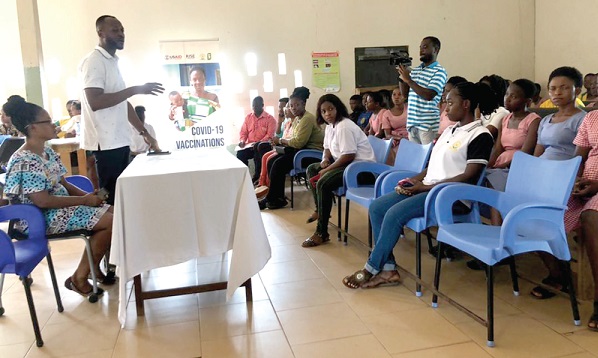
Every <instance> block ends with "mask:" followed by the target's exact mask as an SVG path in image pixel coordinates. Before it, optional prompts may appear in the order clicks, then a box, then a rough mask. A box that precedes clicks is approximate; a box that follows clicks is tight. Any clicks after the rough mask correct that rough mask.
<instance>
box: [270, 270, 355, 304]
mask: <svg viewBox="0 0 598 358" xmlns="http://www.w3.org/2000/svg"><path fill="white" fill-rule="evenodd" d="M268 294H269V296H270V300H271V301H272V305H273V306H274V309H275V310H276V311H282V310H288V309H294V308H301V307H310V306H315V305H324V304H329V303H335V302H342V301H343V300H342V298H341V296H340V295H339V293H338V291H337V290H336V289H335V288H334V287H333V286H332V285H331V284H330V282H328V280H326V279H325V278H321V279H314V280H304V281H296V282H287V283H281V284H277V285H271V286H269V287H268Z"/></svg>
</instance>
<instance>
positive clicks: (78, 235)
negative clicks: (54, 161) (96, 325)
mask: <svg viewBox="0 0 598 358" xmlns="http://www.w3.org/2000/svg"><path fill="white" fill-rule="evenodd" d="M64 179H65V180H66V181H67V182H69V183H70V184H73V185H74V186H76V187H77V188H79V189H81V190H82V191H84V192H87V193H91V192H93V191H94V188H93V184H92V182H91V180H89V178H87V177H86V176H83V175H71V176H68V177H65V178H64ZM92 234H93V231H91V230H84V229H82V230H75V231H67V232H62V233H59V234H51V235H47V238H48V240H51V241H52V240H70V239H81V240H83V242H84V243H85V252H86V254H87V260H88V261H89V268H90V275H91V281H92V287H93V293H92V294H91V295H89V297H88V300H89V302H91V303H95V302H97V301H98V298H99V296H98V284H97V280H96V273H95V267H93V253H92V251H91V243H90V242H89V240H90V238H91V235H92ZM109 259H110V254H109V252H107V253H106V255H105V258H104V262H105V268H106V272H108V273H110V268H109V263H108V262H109Z"/></svg>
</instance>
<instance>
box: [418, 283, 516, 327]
mask: <svg viewBox="0 0 598 358" xmlns="http://www.w3.org/2000/svg"><path fill="white" fill-rule="evenodd" d="M440 292H442V293H444V294H445V295H447V296H448V297H449V298H450V299H452V300H454V301H456V302H458V303H459V304H461V305H463V306H464V307H465V308H467V309H468V310H470V311H472V312H473V313H475V314H477V315H478V316H480V317H486V296H487V294H486V286H485V285H484V286H483V287H482V286H480V285H475V284H463V285H461V286H456V287H451V288H448V289H443V286H442V284H441V286H440ZM425 297H426V298H427V299H426V300H425V301H426V303H428V304H431V302H432V294H431V293H429V292H428V293H426V294H425ZM443 305H449V303H448V302H446V301H444V300H442V299H439V301H438V306H439V307H440V306H443ZM449 312H454V311H449ZM521 313H522V312H521V310H519V309H518V308H516V307H514V306H513V305H511V304H508V303H507V302H505V301H504V300H502V299H500V298H499V297H497V296H496V295H495V296H494V316H495V317H502V316H508V315H516V314H521ZM451 318H452V317H451V316H447V319H449V320H451ZM459 318H462V316H460V315H459ZM451 322H453V323H456V321H453V320H451Z"/></svg>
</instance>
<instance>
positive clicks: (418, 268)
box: [415, 232, 422, 297]
mask: <svg viewBox="0 0 598 358" xmlns="http://www.w3.org/2000/svg"><path fill="white" fill-rule="evenodd" d="M415 274H416V275H417V278H419V279H420V280H421V278H422V234H421V232H416V233H415ZM415 295H416V296H417V297H421V295H422V286H421V285H420V284H419V283H416V284H415Z"/></svg>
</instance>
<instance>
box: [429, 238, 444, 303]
mask: <svg viewBox="0 0 598 358" xmlns="http://www.w3.org/2000/svg"><path fill="white" fill-rule="evenodd" d="M442 246H443V244H442V242H440V241H439V242H438V253H437V254H436V268H435V269H434V288H435V289H436V291H438V287H440V266H441V264H442V255H441V254H440V253H441V252H442ZM432 307H434V308H436V307H438V295H437V294H433V295H432Z"/></svg>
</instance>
